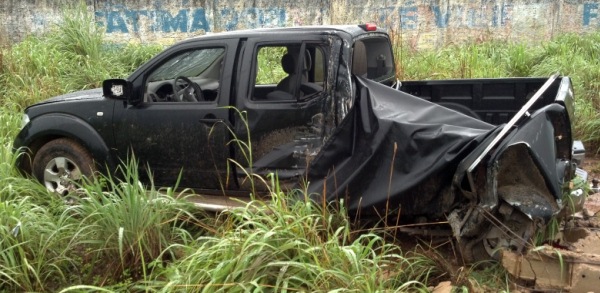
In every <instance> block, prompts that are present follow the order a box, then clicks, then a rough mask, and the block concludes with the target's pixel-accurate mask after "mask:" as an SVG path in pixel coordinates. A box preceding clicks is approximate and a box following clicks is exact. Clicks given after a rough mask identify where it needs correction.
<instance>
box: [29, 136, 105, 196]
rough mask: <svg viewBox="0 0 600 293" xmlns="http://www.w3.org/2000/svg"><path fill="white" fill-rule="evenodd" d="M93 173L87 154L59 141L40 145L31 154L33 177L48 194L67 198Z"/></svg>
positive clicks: (80, 149)
mask: <svg viewBox="0 0 600 293" xmlns="http://www.w3.org/2000/svg"><path fill="white" fill-rule="evenodd" d="M95 172H96V168H95V166H94V160H93V158H92V155H91V154H90V152H89V151H88V150H86V149H85V148H84V147H83V146H81V145H80V144H79V143H77V142H75V141H73V140H71V139H68V138H59V139H55V140H52V141H50V142H48V143H46V144H45V145H43V146H42V147H41V148H40V149H39V150H38V152H37V153H36V154H35V157H34V159H33V164H32V173H33V176H34V177H35V178H36V179H37V180H38V181H40V182H41V183H42V184H43V185H44V186H46V189H48V191H50V192H53V193H56V194H59V195H63V196H64V195H67V194H68V193H69V192H71V191H74V190H75V189H76V188H77V184H76V183H77V182H81V180H82V179H83V177H84V176H85V177H91V176H93V175H94V173H95Z"/></svg>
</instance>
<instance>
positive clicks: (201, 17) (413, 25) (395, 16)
mask: <svg viewBox="0 0 600 293" xmlns="http://www.w3.org/2000/svg"><path fill="white" fill-rule="evenodd" d="M595 9H596V10H595V11H597V5H596V8H595ZM588 10H589V12H588V13H587V14H585V17H586V18H585V20H584V22H585V21H587V22H589V21H590V20H591V19H596V18H597V13H594V12H593V11H594V10H593V7H592V6H590V8H589V9H588ZM215 13H216V14H217V15H216V16H215V15H212V14H215ZM511 13H512V5H511V4H506V3H502V4H482V5H449V6H440V5H417V4H416V3H415V2H407V3H406V4H404V5H401V6H390V7H382V8H371V9H368V14H370V15H378V16H379V17H378V21H379V23H380V24H381V25H382V26H386V25H393V26H396V27H399V28H401V29H405V30H414V29H417V28H418V27H419V23H420V22H425V21H427V19H428V18H430V16H432V17H433V24H434V25H435V27H437V28H448V27H450V28H461V27H465V28H486V27H501V26H505V25H506V24H507V23H508V22H509V21H510V19H511ZM95 15H96V19H97V22H98V23H99V24H100V25H101V26H104V27H106V32H107V33H125V34H127V33H137V32H140V30H142V24H144V26H143V27H144V29H145V30H147V31H150V32H163V33H171V32H181V33H191V32H197V31H204V32H210V31H213V30H214V28H215V24H214V20H217V19H218V21H219V27H220V28H221V29H222V30H234V29H238V28H257V27H281V26H285V25H286V23H287V18H288V16H287V12H286V9H285V8H280V7H271V8H256V7H252V8H245V9H242V10H235V9H232V8H223V9H220V10H218V11H213V12H212V13H208V9H206V8H203V7H198V8H187V9H180V10H178V11H176V12H171V11H169V10H166V9H156V10H150V9H140V10H135V9H127V8H125V7H123V6H111V7H108V9H105V10H99V11H96V12H95ZM208 15H212V17H209V16H208ZM291 21H292V22H294V20H291Z"/></svg>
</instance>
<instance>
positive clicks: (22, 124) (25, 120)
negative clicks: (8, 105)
mask: <svg viewBox="0 0 600 293" xmlns="http://www.w3.org/2000/svg"><path fill="white" fill-rule="evenodd" d="M28 123H29V116H27V114H23V117H21V129H23V127H25V125H27V124H28Z"/></svg>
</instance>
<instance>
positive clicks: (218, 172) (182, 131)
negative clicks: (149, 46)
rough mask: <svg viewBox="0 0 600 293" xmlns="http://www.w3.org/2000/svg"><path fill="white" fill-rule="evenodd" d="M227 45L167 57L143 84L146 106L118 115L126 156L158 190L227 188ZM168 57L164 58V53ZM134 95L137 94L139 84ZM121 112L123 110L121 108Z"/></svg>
mask: <svg viewBox="0 0 600 293" xmlns="http://www.w3.org/2000/svg"><path fill="white" fill-rule="evenodd" d="M232 50H233V51H234V50H235V49H234V48H231V46H229V47H228V46H227V44H226V43H225V44H218V43H217V44H210V43H206V42H203V43H202V44H201V45H199V46H193V47H189V46H188V47H185V48H182V49H181V50H179V51H174V52H172V53H169V54H166V56H164V58H163V59H162V60H159V61H158V62H156V63H155V64H156V65H155V66H154V67H153V68H150V69H149V70H148V71H146V72H147V73H146V74H144V75H143V76H139V77H138V78H140V79H143V81H142V82H139V81H138V82H137V84H141V86H142V87H143V89H141V90H138V91H137V92H138V94H139V95H143V97H142V99H143V101H142V102H141V103H139V104H137V105H122V107H123V109H122V111H119V110H118V109H116V110H115V113H119V114H120V115H116V116H115V121H116V122H115V129H116V130H115V137H116V139H117V143H118V145H126V146H128V148H127V150H125V149H121V150H120V154H121V157H122V158H123V157H126V156H131V155H132V154H133V156H135V158H136V159H137V160H138V163H139V166H140V171H141V172H142V174H143V175H147V174H148V173H147V172H146V171H147V170H149V171H150V173H149V174H150V175H151V176H148V179H152V181H153V182H154V184H155V185H157V186H175V185H176V184H179V186H180V187H192V188H197V189H221V190H224V189H228V188H229V186H228V184H229V183H228V182H230V181H231V180H229V178H228V171H227V170H228V166H227V165H228V158H229V154H230V151H229V146H228V142H229V137H230V136H229V130H228V127H229V126H228V125H229V122H228V121H229V110H228V109H227V108H226V107H225V106H226V105H227V104H228V102H229V87H230V82H231V81H230V79H227V78H224V77H223V76H222V72H223V69H224V67H225V66H227V65H228V63H227V62H233V61H232V60H229V59H228V58H227V55H228V52H229V51H232ZM163 55H165V54H163ZM133 84H134V94H135V92H136V91H135V84H136V82H135V81H134V82H133ZM116 107H121V105H117V106H116Z"/></svg>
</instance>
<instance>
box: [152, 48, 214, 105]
mask: <svg viewBox="0 0 600 293" xmlns="http://www.w3.org/2000/svg"><path fill="white" fill-rule="evenodd" d="M224 57H225V48H202V49H194V50H188V51H184V52H180V53H177V54H175V55H174V56H172V57H171V58H168V59H167V60H166V61H165V62H163V63H162V64H161V65H160V66H159V67H157V68H156V69H154V70H153V71H152V72H151V73H150V74H149V75H148V77H147V79H146V91H145V95H144V101H146V102H208V101H215V100H216V99H217V95H218V88H219V83H220V80H221V67H222V64H223V59H224Z"/></svg>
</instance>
